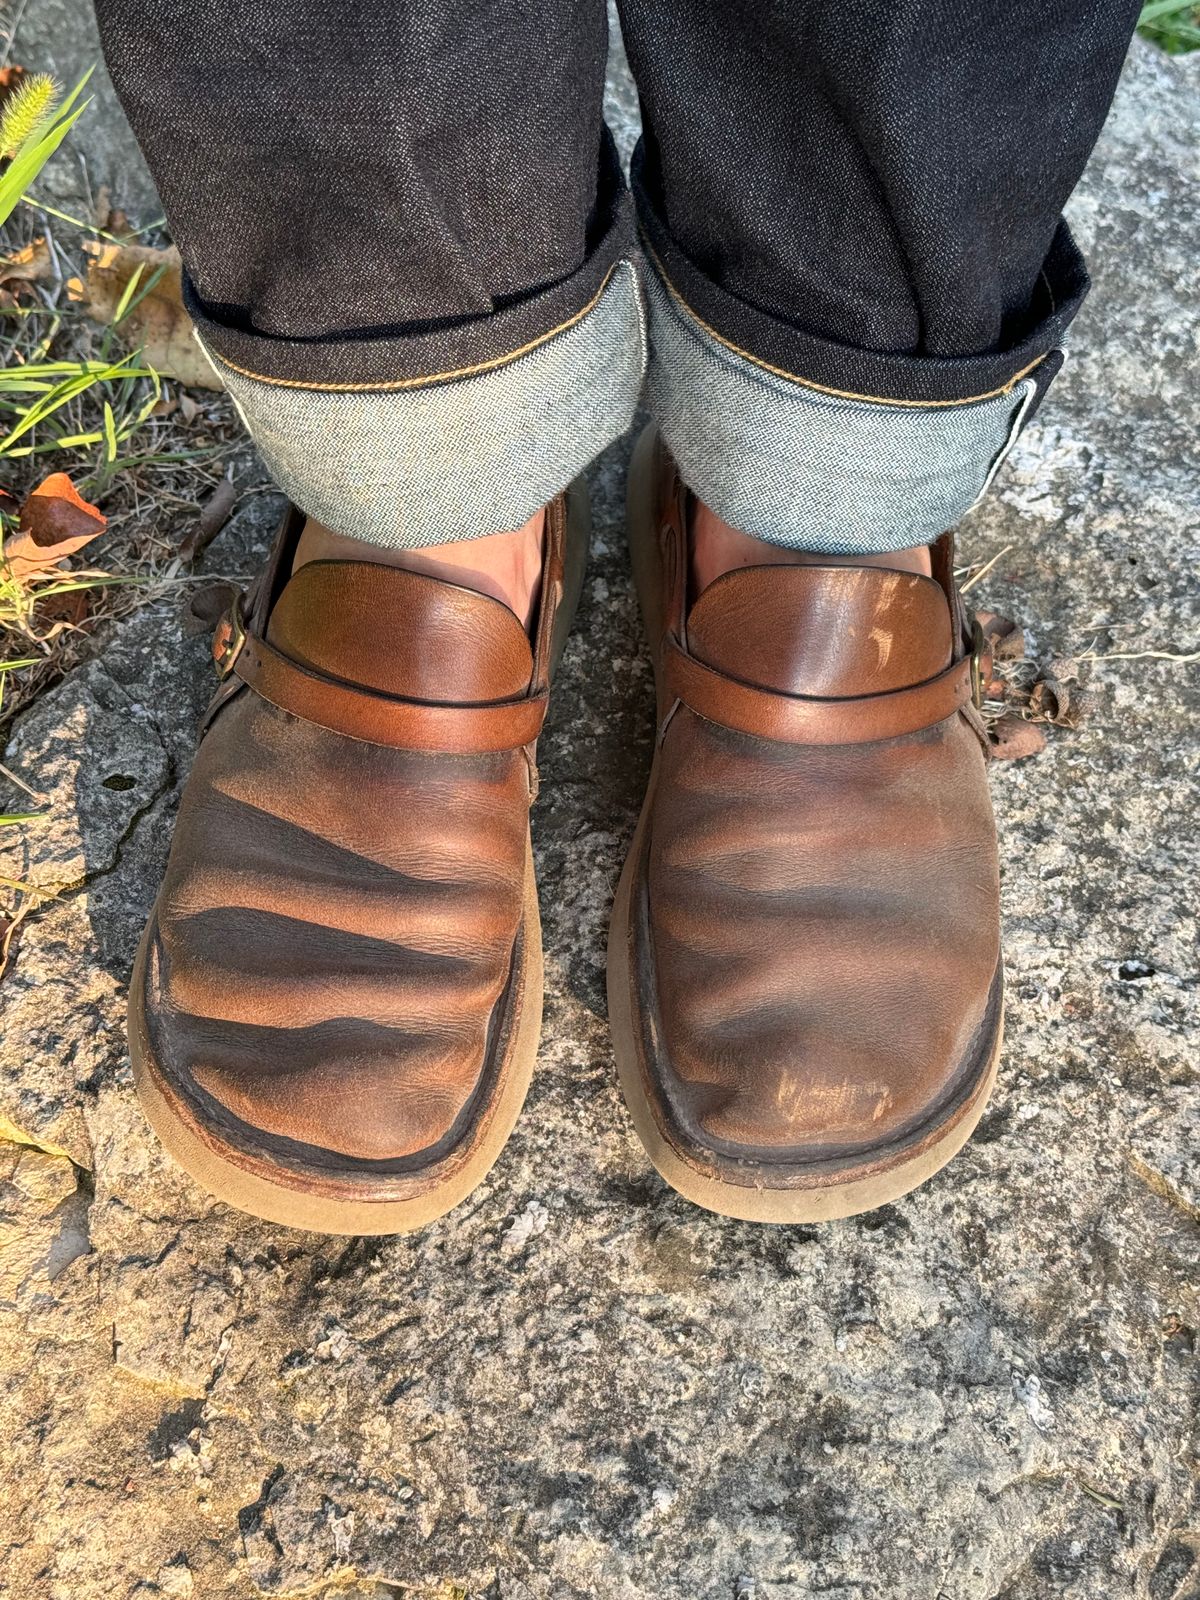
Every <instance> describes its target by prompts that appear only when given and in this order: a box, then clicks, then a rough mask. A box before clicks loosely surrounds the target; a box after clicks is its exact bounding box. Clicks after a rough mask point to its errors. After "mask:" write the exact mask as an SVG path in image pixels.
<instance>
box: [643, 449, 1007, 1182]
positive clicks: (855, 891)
mask: <svg viewBox="0 0 1200 1600" xmlns="http://www.w3.org/2000/svg"><path fill="white" fill-rule="evenodd" d="M660 495H661V500H660V508H659V516H658V519H657V526H658V529H659V538H660V547H659V549H658V551H657V552H656V553H655V560H656V563H657V569H658V572H659V575H660V581H661V588H660V593H659V608H658V609H659V614H658V616H657V618H656V619H655V620H654V621H652V622H651V631H652V635H657V645H656V646H655V645H654V640H653V638H652V647H656V648H657V649H658V650H659V652H660V674H659V678H660V741H659V748H658V752H657V756H656V765H655V773H654V777H653V779H652V794H651V798H650V800H649V802H648V805H649V818H648V825H647V829H646V842H645V845H644V852H643V859H642V864H641V875H640V882H639V894H638V906H639V909H638V918H637V924H636V926H637V933H636V937H637V940H638V953H637V963H636V967H637V971H638V973H639V981H640V985H641V1006H642V1024H643V1026H642V1035H643V1041H644V1051H645V1061H646V1068H645V1070H646V1072H647V1073H648V1074H649V1076H650V1078H651V1079H652V1083H651V1086H650V1087H651V1092H652V1097H653V1099H654V1100H655V1101H656V1103H657V1106H658V1113H657V1114H658V1115H659V1116H660V1118H661V1120H662V1121H664V1122H665V1123H666V1124H667V1126H668V1127H669V1128H670V1129H671V1130H672V1136H673V1137H674V1138H675V1139H676V1140H677V1141H678V1142H679V1143H681V1144H683V1145H690V1146H692V1147H693V1148H695V1149H698V1150H699V1151H701V1152H702V1153H703V1154H704V1155H705V1156H706V1157H711V1158H713V1159H720V1158H729V1159H739V1160H742V1161H746V1160H750V1161H754V1162H759V1163H768V1164H769V1163H779V1164H782V1165H784V1166H786V1165H788V1164H792V1165H794V1166H797V1167H801V1166H803V1165H804V1164H805V1163H812V1162H814V1161H826V1160H833V1161H838V1160H845V1161H853V1160H856V1159H859V1160H865V1159H869V1158H871V1157H872V1156H873V1155H878V1153H879V1152H886V1151H887V1149H888V1148H889V1147H899V1146H902V1145H903V1144H904V1143H905V1141H909V1140H912V1139H914V1138H917V1137H919V1136H920V1135H921V1132H922V1130H923V1129H924V1128H926V1127H927V1126H928V1125H930V1124H931V1123H932V1122H936V1121H937V1120H938V1119H939V1118H941V1117H943V1116H946V1115H949V1114H951V1113H952V1109H953V1106H954V1104H955V1102H956V1099H957V1098H960V1097H961V1096H962V1095H963V1094H964V1093H965V1092H966V1090H967V1088H968V1087H969V1085H970V1083H971V1081H972V1080H973V1078H974V1077H975V1076H976V1075H977V1073H978V1064H979V1057H980V1054H981V1051H984V1053H986V1047H988V1046H990V1044H991V1041H992V1039H993V1037H994V1032H995V1022H996V1011H997V1007H998V996H999V979H998V970H999V936H998V928H999V917H998V891H999V883H998V867H997V858H996V844H995V833H994V825H993V820H992V811H991V805H990V800H989V796H988V789H987V780H986V770H985V756H984V751H983V748H982V743H983V741H982V739H981V732H982V725H981V723H980V721H979V717H978V714H977V712H976V711H975V709H974V708H973V706H972V704H971V680H972V675H973V674H972V662H971V659H970V653H969V650H968V648H967V642H968V639H969V637H970V629H969V627H968V625H967V623H966V620H965V619H964V617H963V614H962V611H961V607H960V604H959V601H958V598H957V595H956V593H955V592H954V590H953V578H952V573H951V561H952V552H951V550H950V547H949V540H948V539H946V540H944V541H942V542H941V544H940V545H939V546H938V547H935V550H934V565H935V576H934V577H933V578H927V577H921V576H918V575H916V574H911V573H905V572H898V571H887V570H881V569H877V568H871V567H844V566H832V565H831V566H763V567H752V568H746V569H743V570H739V571H735V572H732V573H729V574H726V575H725V576H724V577H722V578H719V579H718V580H717V581H716V582H715V583H713V584H712V585H710V587H709V588H708V589H706V590H705V591H704V593H703V594H701V595H700V597H699V598H698V599H697V600H695V602H694V603H690V600H689V596H688V593H687V585H686V573H687V570H688V560H687V548H686V541H687V537H688V533H687V518H688V505H687V499H686V494H685V492H684V491H683V490H682V488H681V486H680V485H679V483H678V480H677V478H676V477H675V474H674V471H673V468H672V466H671V463H670V461H669V458H666V457H665V453H664V458H663V461H662V466H661V480H660ZM673 657H674V658H675V659H676V660H683V661H684V662H685V663H687V664H688V665H686V666H685V669H684V670H683V671H678V670H674V669H673V666H672V658H673ZM693 663H694V664H695V668H697V669H699V670H694V669H693V667H692V665H691V664H693ZM697 685H699V687H697ZM964 685H965V689H964ZM931 686H933V687H931ZM939 686H940V687H939Z"/></svg>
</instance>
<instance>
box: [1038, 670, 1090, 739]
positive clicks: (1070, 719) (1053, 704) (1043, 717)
mask: <svg viewBox="0 0 1200 1600" xmlns="http://www.w3.org/2000/svg"><path fill="white" fill-rule="evenodd" d="M1029 714H1030V716H1033V717H1036V718H1037V719H1038V721H1039V722H1052V723H1054V724H1055V726H1056V727H1059V728H1073V727H1075V725H1076V723H1077V722H1078V721H1079V708H1078V706H1075V705H1073V704H1072V700H1071V691H1070V689H1069V688H1068V687H1067V685H1066V684H1065V683H1063V682H1062V680H1061V679H1059V678H1049V677H1047V678H1039V679H1038V681H1037V682H1036V683H1035V684H1034V686H1033V688H1032V689H1031V690H1030V691H1029Z"/></svg>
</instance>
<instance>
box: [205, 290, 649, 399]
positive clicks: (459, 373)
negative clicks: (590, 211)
mask: <svg viewBox="0 0 1200 1600" xmlns="http://www.w3.org/2000/svg"><path fill="white" fill-rule="evenodd" d="M621 267H629V268H631V269H633V272H634V294H635V296H636V295H637V293H638V289H637V270H636V268H634V266H633V262H632V261H629V260H626V259H622V260H620V261H615V262H614V263H613V264H612V266H611V267H609V269H608V271H607V272H606V273H605V275H604V281H603V283H602V284H601V285H600V287H599V288H598V289H597V290H596V292H595V294H594V295H593V296H592V298H591V299H590V300H589V301H588V303H587V305H585V306H584V307H583V309H582V310H580V311H577V312H575V314H574V316H571V317H568V318H567V320H566V321H565V322H560V323H559V324H558V326H557V327H556V328H551V329H550V330H549V332H548V333H542V334H539V335H538V337H537V338H536V339H531V340H530V341H529V343H528V344H523V345H521V346H520V348H519V349H516V350H510V351H507V352H506V353H505V354H504V355H502V356H494V357H492V358H491V359H490V360H488V361H480V362H477V363H476V364H475V365H474V366H472V367H457V368H455V369H454V370H453V371H451V372H435V373H430V374H429V375H428V376H422V377H418V378H395V379H392V380H390V381H383V382H375V383H313V382H312V381H310V380H309V379H307V378H270V377H268V376H267V375H266V374H265V373H262V372H254V371H252V370H251V369H250V368H249V367H239V366H238V364H237V363H236V362H235V361H230V360H228V359H227V358H226V357H225V356H223V355H222V354H221V353H220V351H219V350H218V351H214V352H210V351H209V349H208V347H207V345H205V343H204V340H203V338H201V336H200V333H199V331H198V330H197V333H196V338H197V342H198V343H199V344H200V346H201V348H202V349H203V350H204V353H205V355H207V356H208V358H209V361H210V362H211V363H219V364H220V365H221V366H223V367H228V368H229V370H230V371H231V372H237V373H239V374H240V375H241V376H242V377H243V378H253V379H254V381H255V382H256V383H269V384H271V385H272V386H273V387H274V388H277V389H308V390H311V391H313V392H315V393H320V394H372V393H375V394H382V393H394V392H396V391H398V390H403V389H426V388H431V387H432V386H433V385H434V384H439V383H451V382H453V381H454V380H455V379H458V378H473V377H477V376H478V375H479V374H480V373H484V372H493V371H495V369H496V368H497V367H506V366H508V365H509V364H510V363H511V362H513V361H519V360H520V359H521V357H522V356H527V355H530V354H531V353H532V352H533V351H534V350H537V349H540V348H541V346H542V345H544V344H548V343H549V342H550V340H551V339H556V338H557V337H558V335H559V334H560V333H566V332H568V330H569V329H571V328H574V327H576V326H577V325H578V324H579V323H580V322H582V321H583V319H584V318H585V317H586V316H587V315H588V314H589V313H590V312H592V311H594V310H595V309H596V307H597V306H598V305H599V303H600V301H601V300H602V299H603V297H604V291H605V290H606V289H607V288H608V286H609V284H610V283H611V282H612V280H613V278H614V277H615V275H616V273H617V271H618V270H619V269H620V268H621Z"/></svg>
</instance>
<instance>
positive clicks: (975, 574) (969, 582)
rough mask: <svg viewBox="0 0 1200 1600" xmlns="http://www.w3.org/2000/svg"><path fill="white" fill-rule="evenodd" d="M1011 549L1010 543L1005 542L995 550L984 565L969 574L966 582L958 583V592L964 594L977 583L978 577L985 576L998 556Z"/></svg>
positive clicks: (1005, 553)
mask: <svg viewBox="0 0 1200 1600" xmlns="http://www.w3.org/2000/svg"><path fill="white" fill-rule="evenodd" d="M1011 549H1012V545H1011V544H1006V545H1005V546H1004V548H1003V550H997V551H996V554H995V555H994V556H993V557H992V559H991V560H990V561H987V562H985V563H984V565H983V566H982V567H980V569H979V571H978V572H973V573H972V574H971V576H970V577H969V578H968V579H967V581H966V583H961V584H959V586H958V587H959V593H960V594H966V592H967V590H968V589H970V588H972V587H973V586H974V585H975V584H977V583H978V582H979V580H980V578H986V577H987V575H988V573H989V572H990V571H991V570H992V568H993V567H994V566H995V565H996V563H997V561H999V559H1000V557H1001V556H1006V555H1007V554H1008V552H1009V551H1010V550H1011Z"/></svg>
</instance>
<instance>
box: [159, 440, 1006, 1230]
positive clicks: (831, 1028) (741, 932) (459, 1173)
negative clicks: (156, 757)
mask: <svg viewBox="0 0 1200 1600" xmlns="http://www.w3.org/2000/svg"><path fill="white" fill-rule="evenodd" d="M687 521H688V503H687V495H686V491H685V490H684V489H683V488H682V486H681V485H680V484H679V481H678V478H677V475H676V473H675V471H674V468H673V465H672V463H671V462H670V459H669V457H668V456H667V455H666V452H665V451H664V450H663V449H662V447H661V445H660V444H659V442H658V440H657V438H656V436H655V435H654V434H653V432H650V433H647V434H646V435H645V436H644V437H643V439H642V440H641V442H640V443H639V446H638V449H637V451H636V454H635V458H634V463H633V468H632V472H631V480H630V534H631V548H632V551H633V559H634V567H635V573H636V578H637V584H638V592H639V597H640V600H641V605H642V613H643V618H644V620H645V624H646V629H647V633H648V635H649V640H650V646H651V651H652V655H653V658H654V662H655V670H656V678H657V683H658V720H659V736H658V742H657V748H656V753H655V760H654V768H653V772H652V775H651V780H650V787H649V791H648V794H647V798H646V803H645V807H644V810H643V813H642V817H641V821H640V823H639V825H638V830H637V834H636V836H635V839H634V843H633V847H632V849H631V851H630V855H629V859H628V861H627V862H626V866H625V871H624V874H623V876H622V879H621V884H620V888H619V890H618V893H617V900H616V905H615V908H614V913H613V924H612V933H611V937H610V945H609V1007H610V1015H611V1019H612V1027H613V1038H614V1046H615V1051H616V1057H617V1064H618V1068H619V1071H620V1077H621V1083H622V1087H623V1089H624V1093H625V1098H626V1100H627V1101H628V1103H629V1107H630V1111H631V1113H632V1116H633V1120H634V1123H635V1126H636V1128H637V1131H638V1133H639V1135H640V1136H641V1139H642V1141H643V1143H644V1144H645V1146H646V1149H647V1151H648V1152H649V1154H650V1157H651V1159H652V1160H653V1161H654V1163H655V1165H656V1166H657V1167H658V1169H659V1171H660V1172H661V1173H662V1174H663V1176H664V1177H665V1178H666V1179H667V1181H668V1182H669V1183H671V1184H673V1185H674V1186H675V1188H677V1189H678V1190H679V1191H680V1192H681V1193H683V1194H684V1195H686V1196H688V1198H690V1199H692V1200H695V1201H696V1202H697V1203H699V1204H700V1205H703V1206H707V1207H709V1208H711V1209H712V1210H715V1211H720V1212H725V1213H727V1214H730V1215H733V1216H740V1217H748V1218H752V1219H756V1220H763V1221H776V1222H802V1221H814V1220H820V1219H824V1218H829V1217H835V1216H842V1215H846V1214H848V1213H850V1212H854V1211H859V1210H864V1209H867V1208H869V1207H871V1206H875V1205H879V1204H882V1203H883V1202H885V1201H887V1200H890V1199H894V1198H895V1197H896V1196H898V1195H900V1194H902V1193H904V1192H905V1191H906V1190H907V1189H910V1188H911V1187H913V1185H915V1184H917V1183H919V1182H921V1181H922V1180H923V1179H924V1178H926V1177H927V1176H929V1174H930V1173H932V1172H934V1171H935V1170H936V1169H937V1168H938V1167H939V1166H941V1165H942V1164H943V1163H944V1162H945V1161H947V1160H948V1159H949V1158H950V1156H951V1155H953V1153H954V1151H955V1150H956V1149H957V1148H958V1147H959V1145H960V1144H961V1143H962V1142H963V1141H964V1140H965V1139H966V1137H967V1135H968V1134H969V1132H970V1130H971V1128H972V1127H973V1126H974V1124H975V1122H976V1121H977V1120H978V1118H979V1115H980V1113H981V1111H982V1109H983V1105H984V1102H985V1100H986V1098H987V1094H988V1091H989V1089H990V1086H991V1083H992V1081H993V1078H994V1075H995V1068H996V1058H997V1053H998V1047H999V1038H1000V1025H1001V976H1000V960H999V943H998V911H997V904H998V883H997V865H996V847H995V836H994V829H993V824H992V816H991V808H990V804H989V800H988V793H987V783H986V777H985V767H984V759H985V757H984V752H985V748H986V735H985V734H984V730H983V726H982V724H981V722H980V720H979V715H978V711H977V710H976V709H975V704H974V702H975V701H977V700H978V698H979V693H978V685H979V683H980V681H981V680H982V679H983V676H984V673H983V671H982V668H983V663H982V662H981V659H980V647H979V643H978V632H977V630H975V629H973V628H972V626H971V625H970V623H969V619H968V618H967V617H966V616H965V615H964V613H963V610H962V607H961V604H960V601H959V599H958V596H957V592H956V590H955V587H954V581H953V575H952V571H951V550H950V540H949V537H948V536H947V538H945V539H943V540H942V541H940V542H939V544H938V545H937V546H935V547H934V551H933V556H934V576H933V577H932V578H923V577H917V576H914V575H912V574H908V573H899V572H891V571H883V570H880V569H876V568H866V567H832V566H831V567H821V566H814V567H786V568H785V567H759V568H748V569H746V570H744V571H739V572H735V573H730V574H727V575H726V576H725V577H724V578H721V579H719V580H718V581H717V582H716V583H715V584H713V585H711V586H710V587H709V588H708V589H706V590H705V591H704V593H703V594H702V595H701V596H700V597H699V599H697V600H696V601H695V603H694V604H690V603H689V597H688V592H687V569H688V562H687V537H688V533H687ZM300 522H301V519H300V518H299V517H298V515H295V514H292V515H290V516H289V517H288V518H287V519H286V520H285V523H284V526H283V527H282V529H281V531H280V535H279V537H278V539H277V541H276V546H275V550H274V552H273V554H272V557H271V560H270V562H269V564H268V567H267V570H266V572H265V573H264V574H263V576H262V577H261V579H260V580H259V582H258V583H257V585H256V586H255V589H254V591H253V592H252V594H251V595H250V596H249V597H248V598H247V600H246V601H245V602H237V603H235V604H233V605H232V606H231V609H230V611H229V612H228V613H227V614H226V616H225V617H224V618H223V620H222V622H221V624H220V625H219V627H218V629H217V634H216V638H215V641H214V655H215V657H216V661H217V667H218V671H219V672H220V674H221V685H220V688H219V689H218V691H217V694H216V697H215V699H214V701H213V704H212V706H211V707H210V708H209V711H208V713H207V715H206V718H205V728H204V737H203V740H202V743H201V746H200V750H199V754H198V756H197V759H196V763H195V766H194V768H193V771H192V775H191V777H190V779H189V781H188V784H187V787H186V790H185V793H184V797H183V801H182V805H181V809H180V815H179V820H178V823H177V826H176V832H175V839H174V843H173V846H172V850H171V856H170V861H169V864H168V868H167V874H166V879H165V881H164V883H163V887H162V891H161V893H160V895H159V898H158V901H157V903H156V906H155V909H154V912H153V914H152V916H151V919H150V923H149V926H148V927H147V929H146V933H145V936H144V938H143V940H142V945H141V948H140V950H139V954H138V960H137V965H136V968H135V972H134V977H133V985H132V992H131V1000H130V1046H131V1050H132V1055H133V1064H134V1071H135V1076H136V1080H137V1085H138V1091H139V1093H140V1095H141V1098H142V1103H143V1105H144V1107H145V1109H146V1113H147V1115H148V1117H149V1119H150V1121H151V1122H152V1124H153V1125H154V1127H155V1129H156V1130H157V1132H158V1133H159V1135H160V1137H161V1138H162V1140H163V1142H164V1144H166V1146H167V1147H168V1149H169V1150H171V1151H172V1153H173V1154H174V1155H175V1156H176V1157H177V1158H178V1159H179V1160H180V1161H181V1162H182V1163H183V1165H184V1166H185V1167H186V1168H187V1169H188V1171H189V1172H191V1173H192V1174H193V1176H194V1177H196V1178H197V1179H198V1180H199V1182H200V1183H202V1184H203V1185H204V1186H205V1187H206V1188H207V1189H209V1190H210V1191H211V1192H212V1193H213V1194H215V1195H218V1196H219V1197H221V1198H222V1199H224V1200H227V1201H229V1202H230V1203H232V1204H233V1205H236V1206H240V1207H242V1208H243V1209H245V1210H247V1211H251V1212H254V1213H256V1214H257V1215H259V1216H263V1217H266V1218H269V1219H271V1220H274V1221H277V1222H282V1223H287V1224H290V1225H293V1226H296V1227H303V1228H312V1229H318V1230H321V1231H325V1232H332V1233H351V1234H366V1233H393V1232H401V1231H404V1230H406V1229H410V1228H415V1227H419V1226H421V1225H422V1224H424V1223H426V1222H429V1221H430V1220H432V1219H433V1218H435V1217H437V1216H440V1215H441V1214H442V1213H443V1212H445V1211H447V1210H449V1209H450V1208H451V1207H452V1206H454V1205H456V1204H457V1203H458V1202H459V1201H460V1200H462V1199H463V1198H464V1197H465V1196H466V1195H467V1194H468V1193H469V1192H470V1191H471V1190H472V1189H473V1188H474V1187H475V1185H476V1184H477V1183H478V1182H479V1181H480V1179H481V1178H482V1177H483V1176H484V1174H485V1173H486V1172H487V1170H488V1169H489V1167H490V1166H491V1164H492V1163H493V1162H494V1161H495V1159H496V1157H497V1155H498V1154H499V1152H500V1150H501V1148H502V1147H503V1145H504V1142H505V1140H506V1139H507V1137H508V1135H509V1133H510V1132H511V1130H512V1127H513V1124H514V1123H515V1121H516V1118H517V1116H518V1113H519V1112H520V1109H521V1105H522V1102H523V1100H524V1098H525V1093H526V1090H527V1088H528V1085H529V1079H530V1075H531V1073H532V1070H533V1064H534V1059H535V1056H536V1053H537V1045H538V1033H539V1028H540V1023H541V1002H542V955H541V933H540V925H539V919H538V908H537V895H536V888H535V884H534V876H533V859H532V853H531V849H530V839H529V806H530V802H531V800H532V798H533V795H534V793H535V791H536V746H537V737H538V732H539V730H540V728H541V725H542V720H543V718H544V716H545V711H546V705H547V698H548V694H549V688H550V680H551V677H552V674H553V671H554V668H555V665H556V663H557V660H558V657H559V655H560V653H561V650H562V646H563V643H564V641H565V638H566V634H567V630H568V629H569V626H570V622H571V618H572V615H573V613H574V608H575V603H576V600H577V598H578V594H579V588H580V584H581V582H582V576H583V568H584V562H585V559H586V552H587V538H588V514H587V498H586V492H585V491H584V489H583V488H582V486H579V485H577V486H574V487H573V488H572V489H571V490H569V491H568V492H567V493H566V494H564V495H563V496H561V497H560V498H559V500H557V501H556V502H555V503H554V504H553V505H552V506H551V507H550V508H549V512H548V517H547V533H546V540H545V562H544V569H543V574H542V584H541V590H540V599H539V602H538V615H537V617H536V619H535V622H534V625H533V628H532V630H531V636H527V635H526V633H525V631H524V630H523V629H522V627H521V625H520V623H519V622H518V621H517V619H516V618H515V617H514V616H513V614H512V613H511V612H510V611H508V610H507V608H506V607H504V606H503V605H501V604H500V603H499V602H498V601H494V600H491V599H489V598H487V597H485V596H482V595H479V594H477V593H475V592H473V591H471V590H466V589H461V588H457V587H455V586H454V585H451V584H447V583H443V582H439V581H437V580H435V579H432V578H428V577H422V576H418V575H416V574H414V573H409V572H405V571H401V570H398V569H396V568H392V567H384V566H377V565H372V564H367V563H358V562H314V563H310V564H308V565H305V566H302V567H300V568H299V569H298V570H297V571H296V572H295V573H294V574H293V573H292V555H293V552H294V549H295V543H296V539H297V537H298V533H299V527H300Z"/></svg>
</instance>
